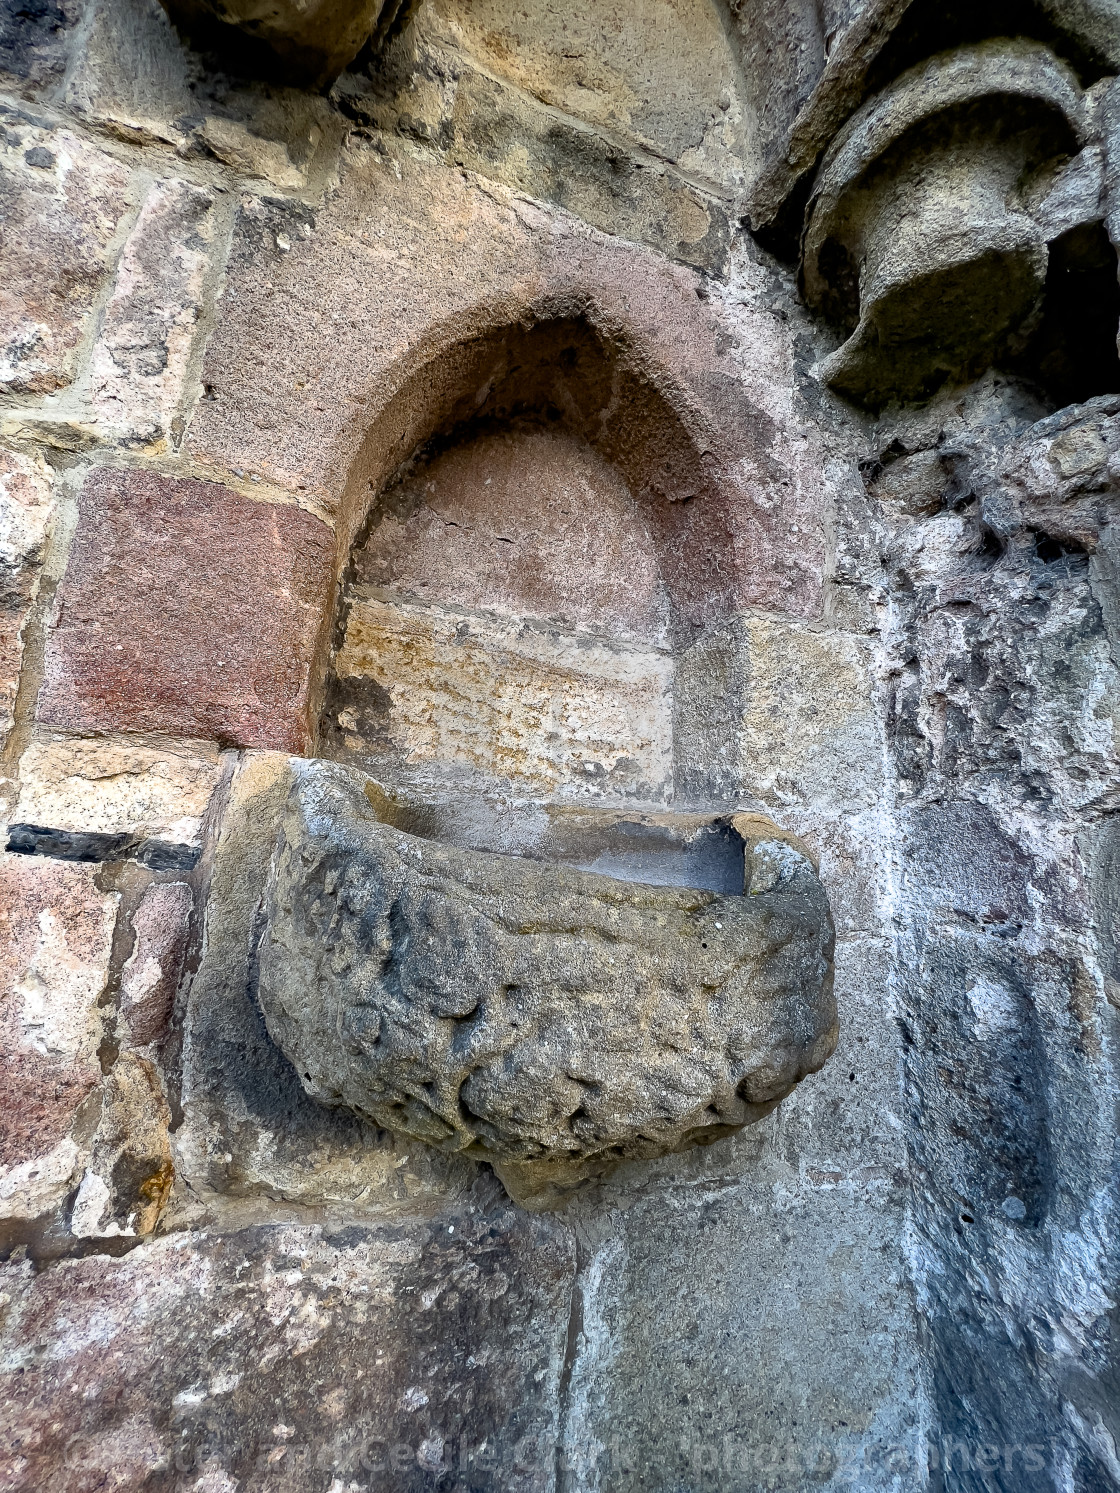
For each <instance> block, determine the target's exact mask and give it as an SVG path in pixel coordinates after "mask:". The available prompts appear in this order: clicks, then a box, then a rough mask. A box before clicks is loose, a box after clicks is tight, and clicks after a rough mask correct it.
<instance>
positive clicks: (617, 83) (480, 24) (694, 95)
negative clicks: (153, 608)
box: [418, 0, 750, 194]
mask: <svg viewBox="0 0 1120 1493" xmlns="http://www.w3.org/2000/svg"><path fill="white" fill-rule="evenodd" d="M437 26H438V30H436V35H437V36H439V35H440V34H441V32H442V33H443V34H444V35H446V37H447V38H448V40H450V41H452V42H454V43H458V48H459V50H460V54H461V52H462V50H465V51H466V52H467V53H468V54H469V55H470V56H472V57H474V58H475V59H477V60H478V61H479V62H480V63H481V64H482V67H483V69H484V70H485V71H486V72H487V73H489V74H490V75H491V77H495V78H501V79H502V80H504V81H505V82H507V83H509V84H512V85H514V86H515V87H516V88H517V89H518V90H520V91H521V92H522V94H523V95H526V96H527V97H528V98H529V99H533V100H538V99H539V100H541V101H542V102H543V103H544V104H546V105H547V106H549V110H550V113H551V116H552V118H553V120H558V117H559V116H560V115H561V113H562V114H566V115H569V116H570V117H571V118H573V119H577V120H583V121H585V122H586V123H587V124H590V125H592V126H593V127H595V128H596V129H599V130H602V131H603V132H604V133H605V134H607V135H608V136H609V137H611V138H612V139H614V140H623V141H632V142H634V143H636V144H637V145H638V146H639V147H641V148H643V149H645V150H648V151H650V152H651V153H652V154H655V155H656V156H657V157H658V158H660V159H662V160H667V161H672V162H673V163H674V164H676V165H677V166H678V167H679V168H680V169H681V170H682V171H685V172H687V173H688V174H689V176H690V177H692V178H697V177H699V178H702V179H703V178H706V179H707V180H708V181H709V182H711V183H712V184H713V185H718V186H719V187H722V188H723V189H724V190H725V191H726V192H727V193H728V194H731V193H733V192H735V190H736V189H737V188H739V187H740V186H741V185H742V180H743V174H744V160H745V159H746V160H748V161H749V152H750V142H749V141H748V140H747V139H746V138H744V107H743V105H744V101H743V99H742V98H741V96H740V91H741V80H740V75H739V70H738V67H737V66H736V59H735V56H734V53H733V51H732V48H731V46H730V45H729V38H728V34H727V31H726V30H725V28H724V26H723V24H721V21H720V18H719V16H718V14H717V13H716V12H715V11H713V10H712V8H711V7H710V6H709V5H708V4H706V3H704V0H652V3H651V4H649V5H647V6H643V7H641V8H635V7H633V6H631V5H627V4H625V3H623V4H620V5H614V4H609V3H608V4H607V5H601V4H595V3H592V0H577V3H574V4H573V3H571V0H545V3H543V4H541V5H538V6H536V7H534V9H533V10H532V12H529V11H527V10H526V9H525V8H524V7H523V6H520V5H518V4H517V3H516V0H476V3H474V4H472V5H471V6H469V7H467V8H464V7H462V6H458V5H455V4H454V3H447V0H439V3H436V4H434V5H431V4H430V5H429V6H426V7H425V9H424V10H423V11H422V12H421V13H420V16H419V18H418V27H419V28H421V29H426V30H432V29H435V28H436V27H437ZM464 71H465V70H464ZM581 164H582V163H581ZM571 174H575V173H571Z"/></svg>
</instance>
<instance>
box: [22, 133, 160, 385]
mask: <svg viewBox="0 0 1120 1493" xmlns="http://www.w3.org/2000/svg"><path fill="white" fill-rule="evenodd" d="M7 125H8V127H7V128H6V129H5V131H4V134H3V138H2V140H0V200H2V201H3V212H4V278H3V282H2V283H0V388H2V389H5V390H7V391H9V392H11V393H25V394H44V393H49V392H50V391H51V390H52V389H59V388H62V387H63V385H65V384H67V383H69V382H70V380H71V379H72V378H73V376H74V359H75V354H76V351H77V347H78V343H79V341H80V340H81V337H82V333H83V330H84V328H85V324H86V318H87V316H88V315H89V313H90V311H91V309H92V307H93V303H94V299H95V297H96V295H97V292H98V289H99V288H100V286H101V282H102V280H103V279H104V276H105V273H106V271H107V270H108V268H109V264H110V257H111V247H112V243H113V240H114V237H115V235H116V233H117V229H118V226H119V225H120V222H121V219H122V218H123V217H124V216H125V214H126V213H127V212H128V210H129V204H128V186H129V180H130V177H131V172H130V171H129V170H128V168H127V167H126V166H123V165H122V164H121V163H120V162H119V161H117V160H115V159H114V158H113V157H112V156H110V155H108V154H106V152H105V151H102V150H98V149H97V148H96V147H95V146H92V145H89V144H87V143H86V142H85V141H84V140H80V139H78V137H77V136H76V135H73V134H71V133H70V131H69V130H49V129H40V128H37V127H33V126H30V125H28V124H26V123H24V122H23V121H22V120H20V119H18V118H11V119H9V120H7Z"/></svg>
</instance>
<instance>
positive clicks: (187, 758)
mask: <svg viewBox="0 0 1120 1493" xmlns="http://www.w3.org/2000/svg"><path fill="white" fill-rule="evenodd" d="M220 770H221V759H220V757H219V754H218V752H217V750H216V749H215V748H213V747H210V746H209V745H208V743H206V742H195V743H191V744H190V746H184V747H183V748H182V749H181V750H172V749H171V748H170V747H167V748H164V749H163V750H160V749H157V748H154V747H141V746H133V745H132V743H131V742H128V741H116V742H113V741H106V740H104V739H102V738H98V739H82V738H80V737H78V738H73V737H71V738H67V737H58V738H56V739H54V740H46V741H34V742H32V743H31V745H30V746H29V747H28V748H27V750H26V751H25V752H24V754H23V756H22V757H21V758H20V763H19V799H18V801H17V804H16V808H15V812H14V814H13V821H14V822H15V821H18V822H19V823H22V824H38V825H45V826H49V827H50V828H52V829H59V830H69V831H73V832H75V833H79V834H110V835H111V834H131V835H137V836H139V837H140V838H142V839H160V840H170V841H173V842H175V843H176V844H180V845H197V844H198V843H199V839H200V836H201V833H202V816H203V814H204V813H205V812H206V806H207V804H208V803H209V802H210V796H211V794H212V793H213V791H214V788H215V786H216V784H217V782H218V775H219V772H220Z"/></svg>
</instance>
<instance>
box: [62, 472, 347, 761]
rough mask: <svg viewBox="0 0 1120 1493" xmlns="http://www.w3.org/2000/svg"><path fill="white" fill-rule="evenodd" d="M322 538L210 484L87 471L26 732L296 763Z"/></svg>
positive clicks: (319, 601)
mask: <svg viewBox="0 0 1120 1493" xmlns="http://www.w3.org/2000/svg"><path fill="white" fill-rule="evenodd" d="M333 553H334V538H333V535H332V534H331V531H330V530H329V529H328V528H327V526H326V525H325V524H324V523H322V522H321V521H320V520H319V519H317V518H314V517H312V515H310V514H308V513H305V512H303V511H302V510H301V509H299V508H296V507H294V506H288V505H283V506H280V505H275V504H271V503H264V502H254V501H253V500H252V499H250V498H243V497H241V496H239V495H238V494H237V493H234V492H231V491H230V490H229V489H228V488H225V487H221V486H219V485H218V484H217V483H213V482H197V481H194V480H193V479H187V478H171V477H164V476H161V475H159V474H158V473H154V472H137V471H114V470H111V469H108V468H100V469H98V470H96V471H94V472H91V474H90V475H89V477H88V478H87V479H86V483H85V486H84V488H83V490H82V494H81V499H80V503H79V521H78V529H77V532H76V534H75V536H74V541H73V545H72V547H71V551H70V560H69V564H68V566H67V570H66V574H65V576H64V577H63V581H62V584H61V586H60V588H59V593H58V599H57V602H56V607H55V615H54V618H53V620H52V626H51V634H50V638H49V642H48V648H47V658H46V678H45V681H44V684H43V687H42V690H41V691H40V694H39V707H38V716H39V719H40V720H41V721H43V722H45V723H46V724H48V725H52V726H61V727H66V728H69V729H72V730H86V731H90V730H92V731H104V730H130V731H164V732H172V733H175V734H178V735H183V736H204V737H210V738H212V739H214V740H216V741H220V742H228V743H230V744H233V745H236V746H244V747H265V748H274V749H277V750H283V751H296V752H298V751H303V750H305V749H306V746H307V744H308V741H309V740H310V722H309V710H308V690H309V683H310V674H311V665H312V660H313V658H314V656H315V651H316V646H317V642H318V639H319V636H320V632H321V629H322V627H323V622H324V613H325V609H326V604H327V596H328V592H329V589H330V584H331V579H332V575H333Z"/></svg>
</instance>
